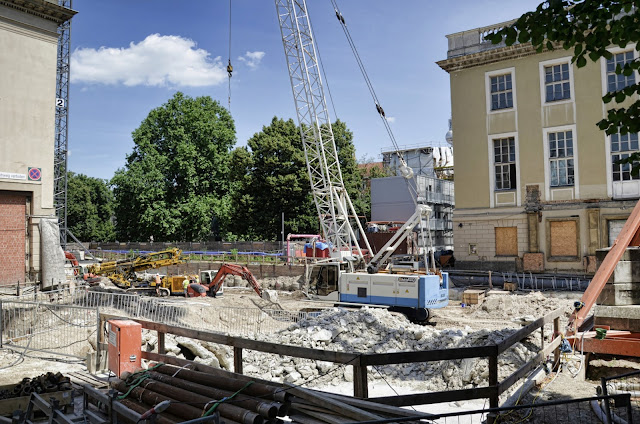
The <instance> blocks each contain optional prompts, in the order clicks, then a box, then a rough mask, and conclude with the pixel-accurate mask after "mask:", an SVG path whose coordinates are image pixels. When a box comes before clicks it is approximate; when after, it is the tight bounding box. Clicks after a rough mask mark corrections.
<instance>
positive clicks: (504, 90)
mask: <svg viewBox="0 0 640 424" xmlns="http://www.w3.org/2000/svg"><path fill="white" fill-rule="evenodd" d="M490 78H491V110H499V109H508V108H511V107H513V87H512V83H511V74H510V73H509V74H504V75H496V76H494V77H490Z"/></svg>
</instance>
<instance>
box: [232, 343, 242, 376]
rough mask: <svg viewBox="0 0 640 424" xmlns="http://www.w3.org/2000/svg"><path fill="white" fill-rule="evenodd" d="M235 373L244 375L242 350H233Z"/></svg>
mask: <svg viewBox="0 0 640 424" xmlns="http://www.w3.org/2000/svg"><path fill="white" fill-rule="evenodd" d="M233 371H235V372H237V373H238V374H242V348H241V347H234V348H233Z"/></svg>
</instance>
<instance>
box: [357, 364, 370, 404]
mask: <svg viewBox="0 0 640 424" xmlns="http://www.w3.org/2000/svg"><path fill="white" fill-rule="evenodd" d="M353 395H354V396H355V397H359V398H362V399H366V398H368V397H369V383H368V381H367V367H366V366H364V367H361V366H359V365H354V366H353Z"/></svg>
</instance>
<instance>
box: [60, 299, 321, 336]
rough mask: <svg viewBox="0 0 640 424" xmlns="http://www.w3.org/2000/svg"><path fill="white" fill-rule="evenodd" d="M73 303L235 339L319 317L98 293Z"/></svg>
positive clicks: (306, 313)
mask: <svg viewBox="0 0 640 424" xmlns="http://www.w3.org/2000/svg"><path fill="white" fill-rule="evenodd" d="M72 302H73V304H74V305H79V306H84V307H91V308H100V310H101V311H102V312H106V313H111V314H121V315H123V316H127V317H130V318H140V319H145V320H149V321H153V322H157V323H162V324H168V325H175V326H180V327H185V328H190V329H194V330H205V331H215V332H220V333H227V334H230V335H233V336H255V335H259V334H270V333H273V332H276V331H279V330H283V329H286V328H287V327H288V326H289V325H291V324H292V323H295V322H298V321H299V320H301V319H307V318H311V317H313V316H315V315H317V313H313V312H290V311H285V310H280V309H259V308H228V307H220V306H216V305H210V304H205V303H201V302H198V301H192V300H182V299H175V300H172V299H159V298H155V297H145V296H140V295H137V294H126V293H109V292H96V291H77V292H76V293H75V295H74V296H73V300H72Z"/></svg>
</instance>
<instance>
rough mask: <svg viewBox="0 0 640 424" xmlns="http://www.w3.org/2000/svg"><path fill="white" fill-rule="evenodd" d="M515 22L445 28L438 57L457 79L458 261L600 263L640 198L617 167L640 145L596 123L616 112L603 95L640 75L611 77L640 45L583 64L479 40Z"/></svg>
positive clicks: (566, 54) (636, 185) (556, 266)
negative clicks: (445, 46) (443, 54)
mask: <svg viewBox="0 0 640 424" xmlns="http://www.w3.org/2000/svg"><path fill="white" fill-rule="evenodd" d="M510 23H511V22H505V23H501V24H497V25H493V26H490V27H485V28H478V29H474V30H469V31H464V32H460V33H456V34H451V35H448V36H447V38H448V42H449V50H448V52H447V59H446V60H442V61H440V62H438V65H439V66H440V67H441V68H442V69H444V70H445V71H447V72H448V73H449V75H450V80H451V108H452V120H453V145H454V151H455V152H456V157H455V192H456V210H455V212H454V218H453V220H454V245H455V256H456V259H457V262H456V266H461V267H467V268H477V269H481V268H485V269H487V268H488V269H495V270H514V269H516V268H518V269H523V268H524V269H525V270H543V269H544V270H547V271H551V270H558V271H569V270H572V271H583V270H585V269H587V268H588V269H590V270H593V269H594V265H595V264H594V262H595V261H594V255H595V250H596V249H598V248H601V247H606V246H609V245H610V244H611V242H612V241H613V240H614V239H615V236H616V235H617V234H618V232H619V231H620V228H621V226H622V224H623V223H624V220H625V219H626V217H627V216H628V215H629V213H630V210H631V209H632V208H633V206H634V205H635V203H636V201H637V199H638V197H640V179H638V178H637V177H633V176H632V175H631V173H630V168H629V167H628V166H619V165H615V164H614V162H615V161H616V160H617V159H618V158H621V157H622V158H624V157H625V156H626V155H629V154H630V153H632V152H635V151H638V150H640V149H639V146H638V134H630V135H629V134H627V135H620V134H614V135H612V136H607V135H606V134H605V133H604V132H603V131H600V130H599V129H598V128H597V126H596V123H597V122H598V121H600V120H601V119H602V118H604V117H605V116H606V112H607V108H611V107H612V105H603V102H602V100H601V98H602V96H603V94H604V93H606V92H607V91H609V90H615V89H620V88H622V87H624V86H626V85H629V84H633V83H635V82H636V81H638V74H637V72H636V73H635V74H634V75H631V76H630V77H624V76H622V75H616V74H615V72H614V69H615V67H616V65H618V64H624V63H625V61H628V60H630V59H632V58H633V57H637V55H638V52H637V51H636V50H635V46H629V47H627V48H626V49H620V48H617V47H616V48H611V49H610V51H611V52H612V53H614V56H613V59H611V60H609V61H608V60H606V59H602V60H601V61H600V62H598V63H593V62H589V63H588V64H587V66H586V67H584V68H580V69H578V68H577V67H576V66H574V65H573V64H572V63H571V51H567V50H564V49H563V48H561V47H560V48H559V49H556V50H555V51H545V52H542V53H536V51H535V49H533V47H531V45H530V44H515V45H513V46H510V47H507V46H505V45H504V44H498V45H493V44H491V42H490V41H485V40H484V38H483V36H484V35H485V34H488V33H490V32H493V31H494V30H495V29H497V28H501V27H504V26H506V25H509V24H510ZM634 99H637V95H636V97H635V98H634ZM628 103H631V100H629V101H628ZM623 106H625V107H626V106H628V105H627V104H625V105H623Z"/></svg>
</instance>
